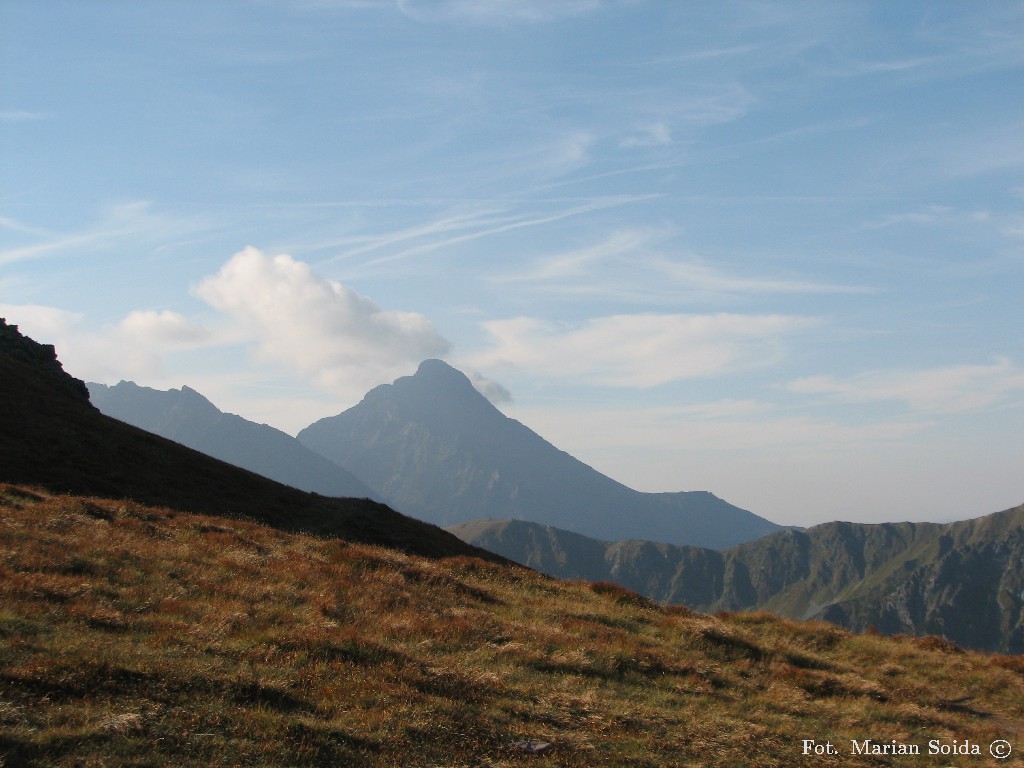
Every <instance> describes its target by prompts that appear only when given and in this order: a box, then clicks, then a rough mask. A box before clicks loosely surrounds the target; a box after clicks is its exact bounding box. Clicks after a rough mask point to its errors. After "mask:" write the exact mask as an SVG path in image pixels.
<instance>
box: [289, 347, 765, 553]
mask: <svg viewBox="0 0 1024 768" xmlns="http://www.w3.org/2000/svg"><path fill="white" fill-rule="evenodd" d="M298 439H299V441H300V442H302V443H303V444H304V445H306V446H307V447H309V448H311V449H312V450H314V451H316V452H318V453H320V454H322V455H323V456H325V457H327V458H328V459H330V460H331V461H333V462H335V463H336V464H339V465H341V466H343V467H345V468H347V469H349V470H350V471H351V472H352V473H353V474H355V475H356V476H357V477H359V478H360V479H361V480H363V481H364V482H366V483H367V484H368V485H369V486H370V487H372V488H375V489H377V490H378V491H379V492H380V493H381V495H382V497H383V498H384V499H385V500H386V501H387V502H388V503H389V504H391V505H392V506H394V507H395V508H396V509H400V510H402V511H403V512H404V513H406V514H409V515H413V516H414V517H418V518H420V519H422V520H428V521H430V522H433V523H437V524H439V525H451V524H454V523H460V522H467V521H469V520H475V519H480V518H512V519H520V520H529V521H534V522H540V523H544V524H549V525H555V526H558V527H561V528H565V529H567V530H572V531H576V532H579V533H583V534H586V535H588V536H594V537H597V538H604V539H618V538H642V539H650V540H653V541H665V542H670V543H674V544H695V545H699V546H706V547H715V548H721V547H728V546H732V545H735V544H739V543H741V542H744V541H752V540H754V539H758V538H760V537H762V536H764V535H766V534H768V533H772V532H774V531H777V530H780V528H781V526H779V525H776V524H775V523H772V522H770V521H768V520H765V519H764V518H761V517H758V516H757V515H755V514H753V513H751V512H748V511H746V510H743V509H739V508H738V507H735V506H733V505H731V504H729V503H727V502H725V501H723V500H721V499H719V498H717V497H715V496H714V495H712V494H711V493H708V492H703V491H697V492H679V493H641V492H639V491H635V490H633V489H631V488H627V487H626V486H624V485H622V484H621V483H618V482H616V481H614V480H612V479H611V478H609V477H606V476H605V475H602V474H601V473H600V472H598V471H596V470H595V469H593V468H591V467H589V466H587V465H586V464H584V463H583V462H581V461H579V460H577V459H575V458H573V457H572V456H570V455H569V454H567V453H565V452H564V451H560V450H558V449H557V448H556V447H555V446H553V445H551V443H549V442H547V441H546V440H544V439H543V438H542V437H540V436H539V435H538V434H536V433H535V432H533V431H532V430H530V429H529V428H527V427H526V426H524V425H523V424H521V423H519V422H518V421H515V420H514V419H510V418H508V417H507V416H505V415H504V414H502V413H501V412H500V411H499V410H498V409H497V408H495V407H494V406H493V405H492V404H491V403H490V402H489V401H488V400H487V399H486V398H485V397H484V396H483V395H481V394H480V393H479V392H477V390H476V389H475V388H474V387H473V385H472V383H471V382H470V381H469V379H468V378H467V377H466V376H465V375H464V374H462V373H460V372H459V371H457V370H455V369H454V368H452V367H451V366H449V365H447V364H446V363H444V362H442V361H440V360H426V361H424V362H423V363H422V364H421V365H420V367H419V369H418V370H417V372H416V374H415V375H414V376H406V377H403V378H400V379H398V380H397V381H395V382H394V383H393V384H384V385H381V386H379V387H376V388H375V389H373V390H371V391H370V392H368V393H367V394H366V396H365V397H364V398H363V400H362V401H361V402H360V403H359V404H357V405H356V406H354V407H352V408H350V409H348V410H347V411H344V412H343V413H340V414H338V415H337V416H332V417H329V418H325V419H321V420H320V421H318V422H316V423H315V424H312V425H310V426H309V427H307V428H306V429H304V430H302V431H301V432H299V434H298Z"/></svg>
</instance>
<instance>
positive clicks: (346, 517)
mask: <svg viewBox="0 0 1024 768" xmlns="http://www.w3.org/2000/svg"><path fill="white" fill-rule="evenodd" d="M0 481H4V482H15V483H29V484H33V485H40V486H43V487H45V488H49V489H51V490H54V491H59V492H72V493H80V494H89V495H96V496H106V497H111V498H131V499H135V500H137V501H141V502H145V503H148V504H158V505H165V506H170V507H174V508H177V509H182V510H188V511H193V512H209V513H214V514H230V515H241V516H246V517H250V518H252V519H254V520H260V521H262V522H265V523H268V524H270V525H273V526H276V527H280V528H285V529H289V530H305V531H314V532H319V533H323V534H326V535H336V536H343V537H347V538H352V539H355V540H357V541H366V542H372V543H376V544H382V545H388V546H394V547H398V548H401V549H405V550H408V551H412V552H419V553H422V554H434V555H448V554H456V553H463V554H470V553H473V552H476V551H477V550H474V549H473V548H472V547H469V546H468V545H466V544H464V543H463V542H461V541H460V540H459V539H457V538H456V537H454V536H452V535H451V534H448V533H445V532H444V531H441V530H440V529H438V528H436V527H434V526H431V525H426V524H424V523H422V522H420V521H417V520H412V519H410V518H407V517H405V516H404V515H400V514H398V513H397V512H395V511H394V510H392V509H389V508H388V507H386V506H384V505H383V504H378V503H375V502H372V501H368V500H365V499H364V500H356V499H330V498H326V497H323V496H316V495H310V494H307V493H303V492H300V491H297V490H295V489H293V488H288V487H287V486H284V485H281V484H279V483H275V482H273V481H271V480H267V479H266V478H264V477H260V476H259V475H256V474H254V473H252V472H248V471H246V470H243V469H239V468H237V467H234V466H231V465H229V464H225V463H224V462H221V461H217V460H216V459H212V458H210V457H209V456H205V455H203V454H201V453H198V452H197V451H193V450H191V449H189V448H185V447H183V446H181V445H178V444H177V443H174V442H171V441H170V440H167V439H165V438H162V437H158V436H156V435H153V434H150V433H148V432H144V431H143V430H140V429H138V428H136V427H132V426H129V425H128V424H124V423H123V422H120V421H117V420H115V419H111V418H110V417H108V416H104V415H103V414H101V413H100V412H99V411H98V410H96V409H95V408H94V407H93V406H92V405H91V404H90V403H89V396H88V390H87V389H86V387H85V385H84V384H83V383H82V382H81V381H78V380H77V379H74V378H72V377H71V376H69V375H68V374H66V373H65V372H64V371H63V369H62V368H61V365H60V363H59V362H58V361H57V357H56V353H55V351H54V349H53V347H52V346H48V345H42V344H37V343H36V342H34V341H33V340H31V339H28V338H25V337H24V336H22V335H21V334H20V333H18V331H17V327H16V326H10V325H7V324H6V322H5V321H3V320H2V319H0Z"/></svg>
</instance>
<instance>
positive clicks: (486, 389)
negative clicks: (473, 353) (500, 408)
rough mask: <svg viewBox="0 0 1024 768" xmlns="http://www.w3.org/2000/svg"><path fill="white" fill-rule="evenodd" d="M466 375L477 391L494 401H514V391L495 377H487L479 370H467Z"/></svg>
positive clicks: (496, 402)
mask: <svg viewBox="0 0 1024 768" xmlns="http://www.w3.org/2000/svg"><path fill="white" fill-rule="evenodd" d="M466 375H467V376H468V377H469V380H470V382H472V384H473V386H474V387H475V388H476V391H477V392H479V393H480V394H481V395H483V396H484V397H486V398H487V399H488V400H490V401H491V402H492V403H495V404H498V403H510V402H512V393H511V392H509V391H508V390H507V389H506V388H505V387H504V386H502V385H501V384H499V383H498V382H497V381H495V380H494V379H489V378H487V377H486V376H484V375H483V374H482V373H480V372H479V371H467V372H466Z"/></svg>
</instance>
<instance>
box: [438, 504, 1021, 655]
mask: <svg viewBox="0 0 1024 768" xmlns="http://www.w3.org/2000/svg"><path fill="white" fill-rule="evenodd" d="M450 530H451V531H452V532H453V533H455V534H456V535H457V536H459V537H460V538H462V539H464V540H465V541H467V542H471V543H473V544H475V545H477V546H480V547H484V548H486V549H488V550H491V551H493V552H496V553H498V554H500V555H503V556H504V557H507V558H509V559H511V560H514V561H515V562H518V563H523V564H525V565H528V566H530V567H532V568H536V569H538V570H540V571H542V572H544V573H547V574H550V575H553V576H558V577H562V578H585V579H591V580H603V579H608V580H613V581H616V582H618V583H620V584H623V585H625V586H626V587H628V588H630V589H634V590H636V591H638V592H640V593H642V594H644V595H646V596H648V597H651V598H653V599H656V600H659V601H663V602H667V603H678V604H681V605H686V606H689V607H690V608H694V609H697V610H704V611H718V610H733V611H734V610H755V609H763V610H770V611H773V612H775V613H778V614H781V615H783V616H788V617H790V618H798V619H810V618H818V619H827V620H828V621H831V622H834V623H836V624H840V625H842V626H845V627H847V628H849V629H853V630H855V631H864V630H866V629H867V628H868V627H875V628H876V629H877V630H878V631H880V632H884V633H887V634H894V633H899V632H904V633H909V634H918V635H925V634H933V635H941V636H943V637H946V638H947V639H950V640H952V641H954V642H956V643H958V644H960V645H965V646H969V647H973V648H980V649H984V650H992V651H1003V652H1010V653H1024V506H1020V507H1016V508H1014V509H1008V510H1006V511H1003V512H997V513H995V514H991V515H986V516H985V517H979V518H976V519H974V520H963V521H959V522H955V523H946V524H936V523H882V524H875V525H867V524H858V523H825V524H823V525H817V526H815V527H813V528H809V529H807V530H805V531H784V532H781V533H776V534H773V535H771V536H766V537H765V538H763V539H760V540H759V541H754V542H750V543H747V544H742V545H740V546H738V547H733V548H732V549H727V550H725V551H723V552H718V551H714V550H709V549H701V548H699V547H674V546H670V545H667V544H655V543H652V542H647V541H618V542H613V543H609V542H604V541H597V540H595V539H590V538H587V537H584V536H580V535H578V534H574V533H570V532H568V531H560V530H558V529H556V528H552V527H550V526H540V525H536V524H533V523H527V522H522V521H515V520H481V521H476V522H473V523H468V524H465V525H461V526H453V527H452V528H451V529H450Z"/></svg>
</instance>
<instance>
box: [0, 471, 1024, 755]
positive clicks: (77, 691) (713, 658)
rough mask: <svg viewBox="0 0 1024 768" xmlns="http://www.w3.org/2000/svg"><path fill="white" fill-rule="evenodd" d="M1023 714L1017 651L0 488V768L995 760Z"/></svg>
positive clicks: (1019, 732) (1016, 738)
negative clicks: (896, 752) (946, 745)
mask: <svg viewBox="0 0 1024 768" xmlns="http://www.w3.org/2000/svg"><path fill="white" fill-rule="evenodd" d="M1022 726H1024V662H1022V661H1021V660H1020V659H1019V658H1012V657H998V656H991V655H986V654H981V653H971V652H963V651H961V650H960V649H957V648H955V647H951V646H950V645H949V644H948V643H944V642H942V641H937V640H934V639H932V640H920V639H915V638H885V637H881V636H871V635H853V634H851V633H849V632H846V631H844V630H842V629H839V628H837V627H835V626H832V625H829V624H825V623H821V622H817V623H800V622H794V621H786V620H781V619H778V618H775V617H774V616H772V615H770V614H767V613H756V614H735V615H729V616H721V617H712V616H705V615H701V614H696V613H693V612H690V611H688V610H686V609H680V608H665V607H659V606H656V605H653V604H651V603H650V601H648V600H645V599H644V598H641V597H639V596H638V595H635V594H633V593H631V592H628V591H627V590H623V589H622V588H621V587H617V586H615V585H611V584H587V583H583V582H572V583H562V582H556V581H553V580H551V579H548V578H545V577H543V576H540V575H538V574H536V573H534V572H531V571H527V570H525V569H518V568H508V567H504V566H500V565H495V564H492V563H485V562H483V561H480V560H475V559H472V558H449V559H446V560H427V559H423V558H418V557H412V556H407V555H404V554H401V553H398V552H396V551H392V550H387V549H382V548H378V547H373V546H368V545H361V544H350V543H346V542H341V541H330V540H324V539H322V538H313V537H307V536H301V535H293V534H287V533H283V532H281V531H277V530H274V529H271V528H266V527H262V526H259V525H256V524H253V523H248V522H243V521H237V520H229V519H222V518H213V517H204V516H198V515H189V514H183V513H179V512H175V511H173V510H169V509H160V508H152V507H145V506H141V505H138V504H134V503H131V502H122V501H108V500H102V499H84V498H75V497H62V496H50V495H48V494H47V493H45V492H43V491H39V490H33V489H24V488H17V487H13V486H0V756H2V762H0V764H2V765H4V766H5V768H11V767H12V766H20V765H38V766H72V765H74V766H92V765H95V766H101V765H105V766H113V765H117V766H129V765H132V766H158V765H175V766H210V765H217V766H220V765H249V766H276V765H280V766H286V765H287V766H300V765H317V766H323V765H332V766H333V765H337V766H389V767H390V766H424V767H426V766H436V767H439V768H440V767H441V766H444V767H450V768H455V767H456V766H460V767H464V766H478V767H483V766H490V767H491V768H497V767H498V766H518V765H539V764H544V765H557V766H630V768H637V767H643V766H650V767H651V768H655V767H656V768H664V767H666V766H698V765H700V766H738V765H745V766H790V765H818V764H823V763H822V761H821V758H812V757H805V756H803V755H802V753H801V752H802V749H801V740H802V739H807V738H813V739H817V740H818V741H824V740H826V739H830V740H832V741H833V743H834V744H836V745H838V746H839V748H840V749H842V750H843V751H844V752H846V751H848V750H849V742H850V740H851V739H858V740H860V739H865V738H872V739H875V740H879V741H888V740H889V739H897V740H901V741H908V742H915V743H919V744H922V745H925V744H926V743H927V740H928V739H932V738H940V739H942V738H947V739H952V738H956V739H958V740H960V741H963V740H965V739H970V740H973V741H976V742H978V743H981V744H983V745H984V746H985V750H986V754H985V755H984V756H983V757H981V758H978V757H957V756H949V757H945V758H943V761H942V763H941V764H942V765H971V766H981V765H989V764H992V765H1006V764H1012V763H1013V760H1014V758H1015V757H1016V754H1015V755H1014V756H1013V757H1011V759H1010V760H1009V761H1004V762H1002V763H997V762H996V761H993V760H991V759H990V758H988V755H987V745H988V744H989V742H991V741H992V740H993V739H996V738H1006V739H1009V740H1010V741H1011V742H1014V743H1015V745H1016V746H1017V748H1018V753H1019V752H1020V751H1024V729H1022ZM522 740H538V741H544V742H549V743H551V744H552V745H553V747H552V748H551V749H550V750H549V751H547V752H545V753H543V754H539V755H534V754H529V753H526V752H523V751H520V750H517V749H516V748H515V747H514V746H513V745H514V743H515V742H517V741H522ZM929 760H930V758H928V757H886V758H883V759H879V758H877V757H868V756H855V755H849V754H843V755H841V756H840V758H835V759H833V763H832V764H836V765H844V766H846V765H850V766H860V765H863V766H869V765H870V766H877V765H896V766H898V765H918V766H920V765H932V764H938V763H935V762H934V759H931V760H932V762H929ZM961 761H962V762H961Z"/></svg>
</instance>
